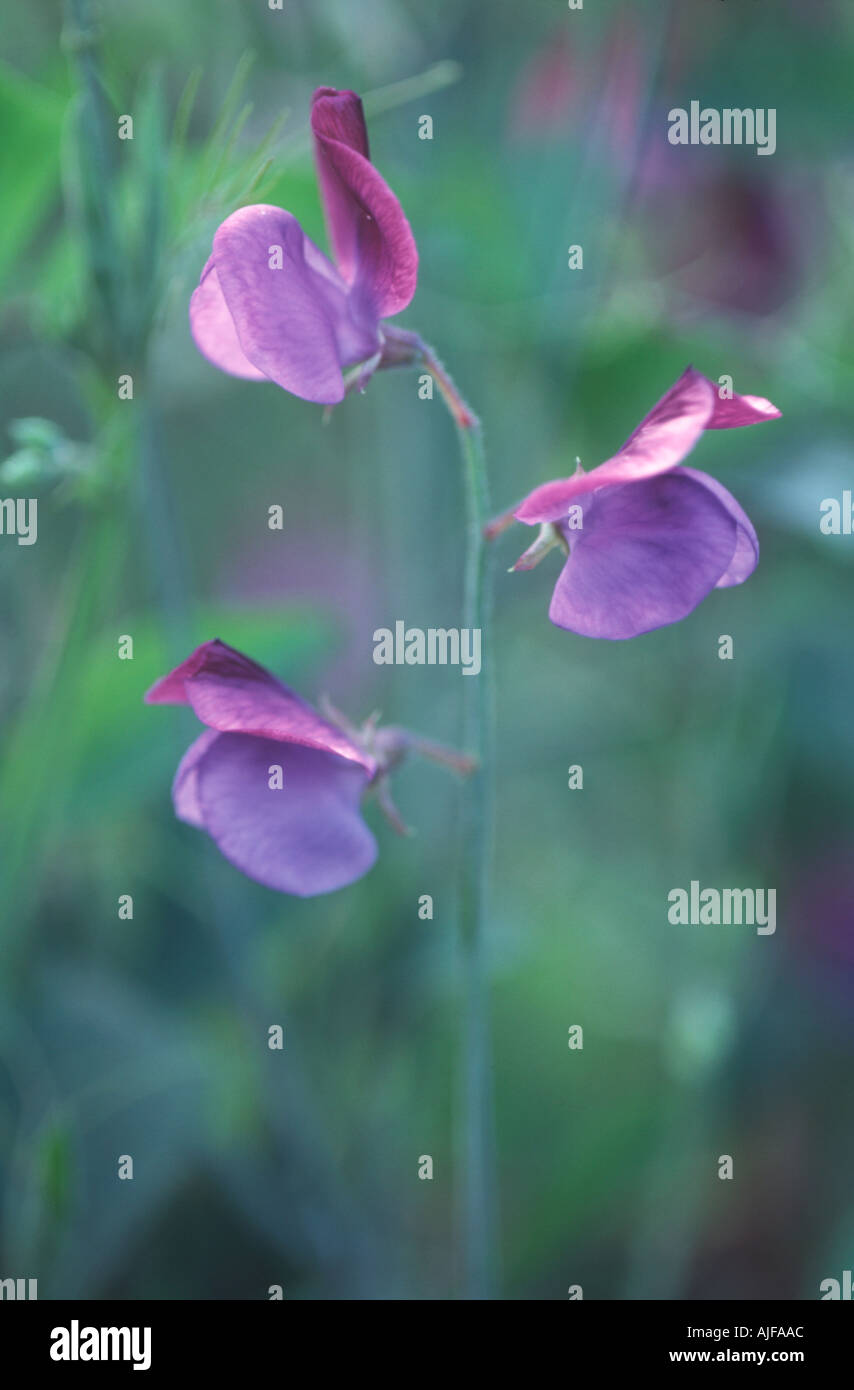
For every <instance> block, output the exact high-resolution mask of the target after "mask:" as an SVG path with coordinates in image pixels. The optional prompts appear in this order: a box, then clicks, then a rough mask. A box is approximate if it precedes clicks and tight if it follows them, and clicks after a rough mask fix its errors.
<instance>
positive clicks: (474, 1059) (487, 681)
mask: <svg viewBox="0 0 854 1390" xmlns="http://www.w3.org/2000/svg"><path fill="white" fill-rule="evenodd" d="M420 355H421V361H422V363H423V365H424V366H425V367H426V369H427V371H428V372H429V373H430V375H431V377H432V378H433V380H434V381H435V383H436V386H437V387H438V389H439V391H440V393H441V395H442V398H443V400H444V401H445V404H446V405H447V407H448V409H449V411H450V413H451V415H452V417H453V420H454V424H455V425H456V428H457V435H458V437H459V442H460V453H461V458H462V465H463V487H464V492H465V507H466V551H465V580H464V597H463V627H467V628H470V629H480V632H481V650H482V653H483V655H482V664H481V671H480V674H479V675H478V676H477V677H476V678H474V679H471V680H464V681H463V692H462V695H463V738H462V746H463V748H464V749H465V751H466V753H469V754H471V755H472V756H473V758H474V759H475V760H476V764H477V765H476V769H475V771H474V772H473V774H472V776H471V777H470V778H469V779H467V781H466V783H465V785H464V790H463V793H462V797H463V802H462V824H461V833H460V880H459V921H460V941H461V946H462V953H463V968H464V981H465V1011H464V1033H463V1048H464V1059H463V1088H462V1104H463V1122H462V1133H463V1184H462V1191H461V1195H460V1205H461V1226H462V1229H463V1234H464V1247H465V1285H464V1287H465V1294H466V1297H467V1298H469V1299H488V1298H491V1297H492V1296H493V1293H494V1289H495V1285H496V1271H497V1259H498V1247H497V1237H496V1180H495V1162H494V1142H493V1139H494V1135H493V1097H492V1061H491V1047H490V1031H489V1004H488V985H487V978H486V976H487V971H486V958H485V946H486V942H485V935H486V929H487V919H488V892H489V869H490V852H491V844H492V765H493V758H492V751H493V722H494V721H493V699H492V661H491V653H490V646H489V637H488V626H489V618H490V613H489V595H490V587H491V586H490V575H489V569H490V554H489V548H488V547H487V545H486V542H485V540H484V534H483V531H484V526H485V524H486V522H487V519H488V517H489V495H488V485H487V474H486V457H485V453H484V447H483V431H482V429H481V425H480V421H479V420H478V419H477V416H476V415H475V414H474V412H473V411H472V410H470V409H469V407H468V406H467V405H466V403H465V401H464V400H463V399H462V397H461V396H460V394H459V392H458V391H457V389H456V387H455V386H454V383H453V381H452V380H451V378H450V377H449V375H448V373H447V372H446V371H445V368H444V367H443V366H442V363H441V362H440V361H439V359H438V358H437V357H436V355H435V353H433V352H432V350H431V349H430V348H428V347H426V346H424V345H421V353H420Z"/></svg>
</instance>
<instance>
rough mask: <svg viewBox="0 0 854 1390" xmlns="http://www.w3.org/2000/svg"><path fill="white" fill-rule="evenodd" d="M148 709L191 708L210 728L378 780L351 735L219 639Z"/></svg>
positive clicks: (180, 669)
mask: <svg viewBox="0 0 854 1390" xmlns="http://www.w3.org/2000/svg"><path fill="white" fill-rule="evenodd" d="M145 699H146V702H147V703H148V704H152V705H157V704H179V705H185V704H189V705H191V706H192V708H193V710H194V711H195V713H196V714H197V715H198V717H199V719H201V721H202V723H203V724H207V725H208V727H209V728H210V729H216V730H218V731H219V732H220V733H241V734H257V735H258V736H259V737H262V738H268V739H278V740H281V741H282V742H284V743H294V744H303V745H305V746H306V747H309V748H317V749H323V750H325V751H327V752H329V753H333V754H335V755H337V756H338V757H339V758H344V759H346V760H347V761H348V762H353V763H358V764H359V765H360V766H361V767H362V768H363V769H364V770H365V772H366V773H367V775H368V776H373V774H374V772H375V771H376V763H375V761H374V759H373V758H370V757H368V755H367V754H366V753H364V752H363V751H362V749H361V748H359V747H358V746H357V745H356V744H355V743H353V742H351V740H350V739H349V738H347V736H346V734H344V733H342V732H341V730H340V729H337V728H336V727H335V725H334V724H330V723H328V722H327V720H325V719H321V717H320V715H319V714H317V713H316V712H315V711H314V710H313V709H312V707H311V705H309V704H307V703H306V702H305V700H301V699H300V697H299V696H298V695H295V694H294V692H293V691H292V690H289V689H288V688H287V686H285V685H282V684H281V682H279V681H277V680H276V678H275V676H272V675H271V674H270V672H269V671H265V670H264V667H263V666H259V665H258V664H257V662H254V661H250V659H249V657H247V656H244V655H243V653H242V652H238V651H235V649H234V647H229V646H227V645H226V643H225V642H220V641H219V639H216V640H214V641H213V642H205V643H203V644H202V646H200V647H197V648H196V650H195V651H194V652H193V653H192V655H191V656H189V657H188V658H187V660H186V661H184V662H182V663H181V665H180V666H176V668H175V670H174V671H170V673H169V674H168V675H167V676H163V677H162V679H161V680H159V681H157V682H156V683H155V684H154V685H153V686H152V687H151V689H150V690H149V691H148V693H147V694H146V696H145Z"/></svg>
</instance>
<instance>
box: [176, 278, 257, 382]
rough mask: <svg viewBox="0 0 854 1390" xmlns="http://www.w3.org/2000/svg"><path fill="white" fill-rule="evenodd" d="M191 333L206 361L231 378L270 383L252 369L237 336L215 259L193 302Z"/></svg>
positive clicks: (199, 284) (200, 282) (194, 293)
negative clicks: (236, 377) (239, 377)
mask: <svg viewBox="0 0 854 1390" xmlns="http://www.w3.org/2000/svg"><path fill="white" fill-rule="evenodd" d="M190 331H191V332H192V335H193V338H194V340H195V344H196V347H197V348H198V349H199V352H200V353H201V354H202V356H203V357H206V358H207V359H208V361H209V362H212V363H213V365H214V366H215V367H219V369H220V371H221V372H228V373H229V375H230V376H241V377H245V378H246V379H247V380H248V381H267V380H269V378H268V377H266V376H265V375H264V373H263V372H260V371H259V370H258V368H257V367H253V365H252V363H251V362H250V361H249V358H248V357H247V356H246V354H245V352H244V351H243V348H242V347H241V346H240V340H239V338H238V336H237V329H236V328H235V326H234V319H233V318H232V317H231V314H230V313H229V311H228V306H227V304H226V302H225V299H224V298H223V293H222V288H221V286H220V283H219V276H218V275H217V273H216V265H215V264H214V258H213V256H210V257H209V258H208V263H207V265H206V266H205V268H204V270H203V271H202V278H201V280H200V281H199V283H198V286H197V287H196V289H194V290H193V293H192V296H191V298H190Z"/></svg>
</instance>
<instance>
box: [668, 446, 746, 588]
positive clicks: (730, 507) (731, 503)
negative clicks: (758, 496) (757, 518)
mask: <svg viewBox="0 0 854 1390" xmlns="http://www.w3.org/2000/svg"><path fill="white" fill-rule="evenodd" d="M673 471H674V473H683V474H684V475H685V477H686V478H693V479H694V480H695V482H698V483H702V485H703V487H707V488H708V489H709V491H710V492H711V493H712V494H713V495H714V496H715V497H716V498H717V499H718V501H719V502H721V503H723V505H724V506H725V507H726V509H727V511H728V512H729V514H730V516H731V517H732V518H733V520H734V521H735V524H736V527H737V528H738V534H737V537H736V543H735V553H734V555H733V557H732V559H731V560H730V562H729V566H728V568H727V569H726V571H725V572H724V573H723V574H722V575H721V577H720V579H719V580H718V582H717V584H716V585H715V588H716V589H729V588H731V587H732V586H733V585H734V584H743V583H744V581H745V579H748V578H749V577H750V575H751V574H752V573H753V571H754V570H755V569H756V566H757V565H758V563H759V537H758V536H757V534H756V531H755V529H754V526H753V522H752V521H751V520H750V517H749V516H748V515H747V513H746V512H745V511H744V510H743V508H742V507H741V506H739V504H738V502H736V500H735V498H734V497H733V495H732V493H731V492H728V491H727V489H726V488H725V487H724V485H723V483H719V482H718V480H717V478H712V477H710V476H709V474H708V473H700V472H699V471H698V470H697V469H696V468H675V469H674V470H673Z"/></svg>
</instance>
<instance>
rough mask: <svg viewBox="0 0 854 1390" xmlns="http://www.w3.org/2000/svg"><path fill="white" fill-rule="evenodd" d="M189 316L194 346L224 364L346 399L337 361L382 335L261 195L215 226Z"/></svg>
mask: <svg viewBox="0 0 854 1390" xmlns="http://www.w3.org/2000/svg"><path fill="white" fill-rule="evenodd" d="M279 259H280V260H281V264H280V265H279V264H278V262H279ZM190 326H191V329H192V332H193V337H194V339H195V341H196V345H197V346H198V348H199V350H200V351H201V352H202V353H203V354H204V355H205V356H206V357H207V358H209V360H210V361H211V362H213V363H214V364H215V365H216V366H218V367H221V368H222V369H223V370H224V371H230V372H233V374H234V375H237V376H248V375H250V373H249V371H248V369H247V364H248V366H249V367H251V368H252V369H254V373H255V374H260V376H262V377H267V378H268V379H269V380H270V381H274V382H276V383H277V385H279V386H282V387H283V388H284V389H285V390H286V391H290V392H292V393H293V395H295V396H300V397H302V399H303V400H307V401H315V402H318V403H321V404H324V405H334V404H336V403H337V402H338V401H341V400H343V398H344V381H343V376H342V369H343V368H344V367H349V366H352V365H354V364H355V363H357V362H362V361H365V360H366V359H367V358H369V357H371V356H372V355H373V354H374V353H375V352H376V351H377V349H378V348H379V345H380V339H379V332H378V324H377V319H376V318H375V317H374V318H371V315H370V314H369V313H367V312H366V311H365V310H364V306H360V305H359V304H358V302H357V300H355V299H354V298H353V296H352V295H351V294H349V293H348V290H347V286H346V285H345V283H344V281H343V280H342V278H341V276H340V275H339V274H338V272H337V271H336V269H335V267H334V266H333V265H332V264H331V262H330V261H329V260H328V259H327V258H326V256H324V255H323V252H322V251H320V250H319V249H318V248H317V247H316V246H315V245H314V243H313V242H312V241H310V240H309V238H308V237H307V236H306V235H305V234H304V232H303V230H302V228H301V227H300V225H299V223H298V222H297V220H296V218H295V217H292V216H291V214H290V213H289V212H284V211H283V210H282V209H281V208H276V207H271V206H270V205H268V204H266V203H258V204H255V205H253V206H252V207H245V208H239V209H238V210H237V212H234V213H232V214H231V216H230V217H227V218H226V220H225V221H224V222H223V223H222V224H221V226H220V227H218V228H217V231H216V234H215V236H214V243H213V254H212V256H211V258H210V260H209V261H208V264H207V266H206V267H205V270H204V272H203V273H202V280H201V283H200V284H199V287H198V289H196V291H195V292H194V294H193V297H192V299H191V301H190ZM256 379H257V377H256Z"/></svg>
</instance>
